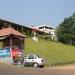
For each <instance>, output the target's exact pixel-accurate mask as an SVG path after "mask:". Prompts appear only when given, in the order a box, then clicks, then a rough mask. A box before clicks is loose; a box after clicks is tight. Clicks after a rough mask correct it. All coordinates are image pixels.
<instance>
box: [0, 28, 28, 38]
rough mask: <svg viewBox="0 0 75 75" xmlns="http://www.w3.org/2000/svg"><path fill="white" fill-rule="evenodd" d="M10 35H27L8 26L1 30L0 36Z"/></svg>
mask: <svg viewBox="0 0 75 75" xmlns="http://www.w3.org/2000/svg"><path fill="white" fill-rule="evenodd" d="M8 35H16V36H21V37H27V36H25V35H24V34H22V33H20V32H18V31H17V30H15V29H13V28H11V27H8V28H4V29H1V30H0V37H1V36H8Z"/></svg>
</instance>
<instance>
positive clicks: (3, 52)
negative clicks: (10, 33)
mask: <svg viewBox="0 0 75 75" xmlns="http://www.w3.org/2000/svg"><path fill="white" fill-rule="evenodd" d="M10 55H11V54H10V48H0V58H2V57H10Z"/></svg>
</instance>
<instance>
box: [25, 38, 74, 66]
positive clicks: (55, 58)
mask: <svg viewBox="0 0 75 75" xmlns="http://www.w3.org/2000/svg"><path fill="white" fill-rule="evenodd" d="M29 53H34V54H38V55H40V56H42V57H43V58H44V59H45V60H46V64H47V65H51V64H62V63H64V64H65V63H74V62H75V46H71V45H64V44H61V43H57V42H52V41H46V40H39V42H38V43H36V42H34V41H33V40H32V39H31V38H26V40H25V54H26V55H27V54H29Z"/></svg>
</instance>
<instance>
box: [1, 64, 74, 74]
mask: <svg viewBox="0 0 75 75" xmlns="http://www.w3.org/2000/svg"><path fill="white" fill-rule="evenodd" d="M0 75H75V69H71V70H68V69H66V70H64V69H53V68H43V69H42V68H28V67H23V66H13V65H8V64H2V63H0Z"/></svg>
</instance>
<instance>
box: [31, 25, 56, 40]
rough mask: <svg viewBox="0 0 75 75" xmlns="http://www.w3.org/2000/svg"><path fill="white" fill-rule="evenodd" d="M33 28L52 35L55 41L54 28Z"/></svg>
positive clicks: (45, 26) (44, 26)
mask: <svg viewBox="0 0 75 75" xmlns="http://www.w3.org/2000/svg"><path fill="white" fill-rule="evenodd" d="M32 28H35V29H37V30H39V31H43V32H45V33H48V34H50V35H51V37H52V39H54V37H55V34H54V28H53V27H50V26H48V25H40V26H36V27H35V26H34V27H32Z"/></svg>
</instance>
